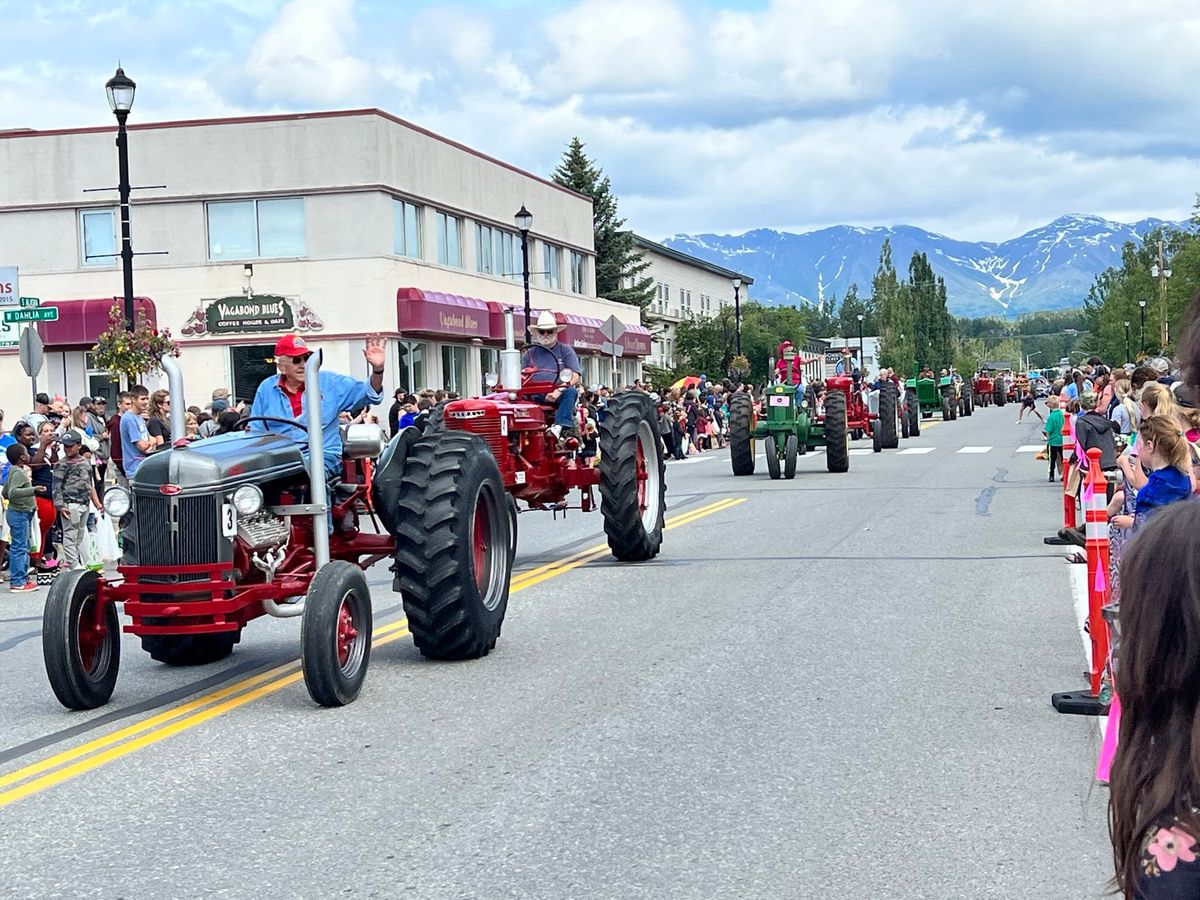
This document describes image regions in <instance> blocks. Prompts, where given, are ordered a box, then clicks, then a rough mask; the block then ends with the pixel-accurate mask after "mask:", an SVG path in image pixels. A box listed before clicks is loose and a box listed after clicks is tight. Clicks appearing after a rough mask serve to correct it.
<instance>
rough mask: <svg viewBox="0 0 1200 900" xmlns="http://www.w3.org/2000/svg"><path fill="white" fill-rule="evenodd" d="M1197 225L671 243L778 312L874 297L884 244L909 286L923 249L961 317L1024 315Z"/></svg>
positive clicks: (1085, 219)
mask: <svg viewBox="0 0 1200 900" xmlns="http://www.w3.org/2000/svg"><path fill="white" fill-rule="evenodd" d="M1161 226H1166V227H1169V228H1182V229H1187V230H1194V228H1195V226H1193V225H1192V224H1191V223H1190V222H1186V221H1169V220H1165V219H1157V218H1146V219H1141V220H1140V221H1138V222H1134V223H1132V224H1126V223H1122V222H1114V221H1112V220H1109V219H1104V218H1102V217H1100V216H1094V215H1088V214H1084V213H1070V214H1066V215H1062V216H1059V217H1058V218H1057V219H1055V220H1054V221H1053V222H1050V223H1048V224H1046V225H1044V226H1042V227H1040V228H1035V229H1032V230H1031V231H1028V232H1026V233H1025V234H1022V235H1018V236H1017V237H1014V238H1010V239H1008V240H1006V241H962V240H958V239H956V238H952V237H950V236H948V235H944V234H938V233H937V232H933V231H927V230H926V229H923V228H919V227H917V226H915V225H895V226H875V227H872V228H864V227H861V226H856V225H833V226H830V227H828V228H821V229H817V230H815V231H808V232H802V233H799V234H797V233H795V232H788V231H778V230H775V229H771V228H756V229H753V230H751V231H747V232H745V233H744V234H740V235H717V234H695V235H689V234H677V235H675V236H673V237H670V238H668V239H666V240H664V241H663V242H662V243H663V244H665V245H666V246H668V247H671V248H672V249H674V250H679V251H681V252H683V253H688V254H690V255H692V256H696V257H699V258H700V259H704V260H707V261H709V262H713V263H717V264H718V265H721V266H725V267H726V268H729V269H734V270H736V271H739V272H744V273H745V274H747V275H750V276H751V277H752V278H754V288H753V290H752V296H753V297H754V298H755V299H756V300H759V301H761V302H764V303H767V304H770V305H796V306H800V305H813V306H815V305H818V304H820V303H821V302H823V300H828V299H829V298H830V297H831V296H832V295H834V294H836V295H837V296H838V297H841V296H844V295H845V293H846V289H847V288H848V287H849V286H850V284H851V283H852V282H856V283H857V284H858V287H859V291H860V293H863V294H870V291H871V287H870V286H871V279H872V277H874V274H875V269H876V268H877V267H878V264H879V250H880V247H881V246H882V244H883V240H884V238H888V239H889V240H890V241H891V245H892V263H893V265H895V266H896V271H897V274H898V275H899V277H900V278H901V279H902V280H903V278H904V277H905V276H906V274H907V271H908V261H909V260H910V259H911V258H912V255H913V252H914V251H920V252H923V253H925V254H926V255H927V256H928V258H929V263H930V265H931V266H932V267H933V270H934V272H936V273H937V274H938V275H940V276H942V277H943V278H945V279H946V292H947V306H948V307H949V309H950V311H951V312H952V313H954V314H955V315H959V316H988V315H1020V314H1023V313H1030V312H1043V311H1047V310H1052V309H1075V308H1079V307H1082V306H1083V302H1084V298H1085V297H1086V296H1087V292H1088V289H1089V288H1090V287H1091V285H1092V282H1093V281H1094V280H1095V277H1096V276H1097V275H1099V274H1100V273H1101V272H1103V271H1104V270H1105V269H1107V268H1108V267H1109V266H1116V265H1120V262H1121V249H1122V247H1123V246H1124V244H1125V243H1126V242H1128V241H1134V242H1137V241H1139V240H1141V238H1142V237H1143V236H1144V235H1145V234H1147V233H1148V232H1150V231H1152V230H1153V229H1155V228H1158V227H1161Z"/></svg>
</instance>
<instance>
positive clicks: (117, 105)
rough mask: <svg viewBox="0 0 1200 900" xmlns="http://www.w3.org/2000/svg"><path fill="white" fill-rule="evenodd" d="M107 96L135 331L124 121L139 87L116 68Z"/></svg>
mask: <svg viewBox="0 0 1200 900" xmlns="http://www.w3.org/2000/svg"><path fill="white" fill-rule="evenodd" d="M104 88H105V90H106V91H107V93H108V106H109V108H110V109H111V110H112V111H113V114H114V115H115V116H116V117H117V172H118V177H117V191H118V192H119V193H120V198H121V270H122V273H123V275H124V279H125V327H126V328H128V329H129V330H130V331H133V242H132V238H131V235H130V229H129V191H130V187H129V135H128V132H126V130H125V120H126V119H127V118H129V110H130V109H131V108H132V107H133V94H134V91H135V90H136V88H137V85H136V84H134V82H133V79H132V78H130V77H129V76H128V75H126V74H125V70H124V69H122V68H121V67H120V66H118V67H117V71H116V73H115V74H114V75H113V77H112V78H110V79H108V83H107V84H105V85H104Z"/></svg>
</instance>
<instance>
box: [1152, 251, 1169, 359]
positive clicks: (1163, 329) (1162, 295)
mask: <svg viewBox="0 0 1200 900" xmlns="http://www.w3.org/2000/svg"><path fill="white" fill-rule="evenodd" d="M1150 274H1151V275H1152V276H1154V277H1155V278H1157V279H1158V334H1159V344H1160V351H1159V352H1161V353H1166V352H1167V342H1168V341H1169V339H1170V335H1169V333H1168V330H1167V279H1168V278H1170V277H1171V270H1170V269H1168V268H1167V263H1166V260H1165V259H1164V258H1163V242H1162V241H1161V240H1160V241H1159V242H1158V263H1157V264H1156V265H1153V266H1151V267H1150Z"/></svg>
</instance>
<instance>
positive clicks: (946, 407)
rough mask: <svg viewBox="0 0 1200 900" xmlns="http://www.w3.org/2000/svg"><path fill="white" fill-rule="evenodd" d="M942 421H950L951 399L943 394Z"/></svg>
mask: <svg viewBox="0 0 1200 900" xmlns="http://www.w3.org/2000/svg"><path fill="white" fill-rule="evenodd" d="M942 421H943V422H949V421H950V398H949V397H947V396H946V395H945V394H942Z"/></svg>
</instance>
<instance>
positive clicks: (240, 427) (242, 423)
mask: <svg viewBox="0 0 1200 900" xmlns="http://www.w3.org/2000/svg"><path fill="white" fill-rule="evenodd" d="M251 422H278V423H279V424H280V425H290V426H291V427H293V428H299V429H300V430H301V431H303V432H304V434H305V440H303V441H296V443H297V444H299V445H300V450H301V452H302V453H307V452H308V440H307V436H308V426H306V425H301V424H300V423H299V422H298V421H297V420H295V419H285V418H283V417H281V416H242V417H241V418H240V419H238V420H237V424H236V425H234V426H233V430H234V431H245V430H246V426H247V425H249V424H250V423H251ZM282 436H283V435H281V437H282Z"/></svg>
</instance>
